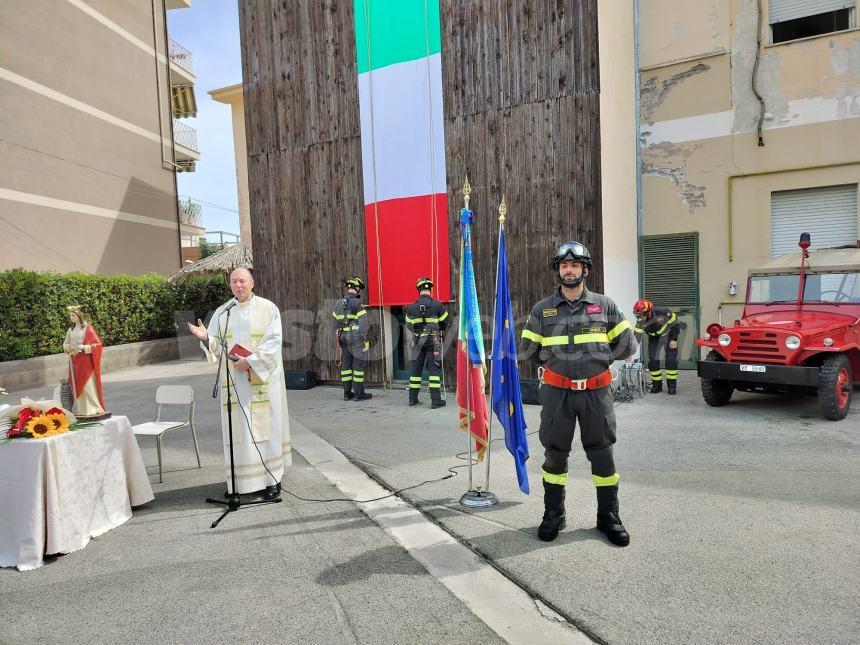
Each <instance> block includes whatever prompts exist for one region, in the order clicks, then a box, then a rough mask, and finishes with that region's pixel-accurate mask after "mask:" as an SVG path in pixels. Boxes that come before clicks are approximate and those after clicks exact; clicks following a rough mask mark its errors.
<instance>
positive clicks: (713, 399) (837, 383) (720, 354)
mask: <svg viewBox="0 0 860 645" xmlns="http://www.w3.org/2000/svg"><path fill="white" fill-rule="evenodd" d="M810 242H811V241H810V236H809V234H808V233H804V234H802V235H801V236H800V243H799V246H800V249H801V250H800V253H789V254H787V255H783V256H781V257H779V258H777V259H775V260H773V261H771V262H770V263H768V264H766V265H765V266H763V267H761V268H760V269H754V270H752V271H750V273H749V278H748V281H747V296H746V302H745V303H744V310H743V315H742V316H741V318H740V320H736V321H735V323H734V325H732V326H731V327H723V326H722V325H720V324H718V323H712V324H710V325H708V327H707V333H706V334H705V335H704V337H703V338H701V339H698V340H697V341H696V344H697V345H698V346H699V347H709V348H710V349H711V351H710V352H708V355H707V357H706V358H705V360H702V361H699V362H698V374H699V377H700V378H701V379H702V395H703V396H704V399H705V402H706V403H707V404H708V405H711V406H715V407H719V406H722V405H726V404H727V403H728V402H729V400H730V399H731V398H732V392H734V390H739V391H741V392H766V393H787V394H792V395H795V394H810V395H816V396H817V397H818V406H819V409H820V411H821V414H822V415H823V416H824V417H825V418H827V419H831V420H834V421H836V420H839V419H844V418H845V416H846V415H847V414H848V411H849V409H850V407H851V395H852V390H853V386H854V385H860V245H857V246H852V247H841V248H832V249H821V250H817V251H814V252H812V253H810V252H809V246H810Z"/></svg>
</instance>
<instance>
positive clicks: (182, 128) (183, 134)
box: [173, 119, 200, 152]
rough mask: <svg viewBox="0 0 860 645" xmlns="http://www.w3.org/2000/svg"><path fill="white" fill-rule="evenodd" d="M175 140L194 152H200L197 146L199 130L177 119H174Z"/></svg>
mask: <svg viewBox="0 0 860 645" xmlns="http://www.w3.org/2000/svg"><path fill="white" fill-rule="evenodd" d="M173 140H174V141H176V143H178V144H181V145H183V146H185V147H186V148H189V149H191V150H193V151H194V152H200V150H199V149H198V148H197V130H195V129H194V128H192V127H191V126H190V125H185V124H184V123H183V122H182V121H177V120H176V119H173Z"/></svg>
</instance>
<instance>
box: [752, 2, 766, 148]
mask: <svg viewBox="0 0 860 645" xmlns="http://www.w3.org/2000/svg"><path fill="white" fill-rule="evenodd" d="M756 6H757V8H758V22H757V23H756V31H755V64H754V65H753V73H752V91H753V94H755V97H756V98H757V99H758V105H759V111H758V126H757V128H756V132H757V133H758V145H759V147H760V148H763V147H764V137H763V136H762V133H761V129H762V126H763V124H764V99H763V98H762V96H761V94H759V93H758V87H757V84H758V66H759V61H760V60H761V0H756Z"/></svg>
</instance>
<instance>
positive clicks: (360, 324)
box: [331, 277, 373, 401]
mask: <svg viewBox="0 0 860 645" xmlns="http://www.w3.org/2000/svg"><path fill="white" fill-rule="evenodd" d="M344 286H346V289H347V291H346V293H345V294H344V296H343V298H341V299H340V301H338V303H337V305H335V308H334V311H333V312H331V315H332V316H334V319H335V320H336V321H337V344H338V348H339V354H340V363H341V364H340V380H341V382H342V383H343V400H344V401H353V400H354V401H365V400H367V399H371V398H373V395H372V394H369V393H368V392H365V391H364V362H365V355H366V353H367V349H368V342H367V328H368V320H367V309H366V308H365V306H364V305H363V304H361V290H362V289H364V282H363V281H362V280H361V278H357V277H351V278H347V279H346V280H345V281H344ZM353 386H355V393H353Z"/></svg>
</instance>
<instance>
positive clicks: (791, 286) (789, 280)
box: [747, 273, 860, 304]
mask: <svg viewBox="0 0 860 645" xmlns="http://www.w3.org/2000/svg"><path fill="white" fill-rule="evenodd" d="M799 279H800V276H799V275H754V276H752V277H751V278H750V288H749V294H748V296H747V302H748V303H755V304H765V303H769V302H792V301H795V300H797V281H798V280H799ZM803 301H804V302H832V303H839V302H843V303H860V273H819V274H811V275H810V274H807V275H806V285H805V286H804V289H803Z"/></svg>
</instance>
